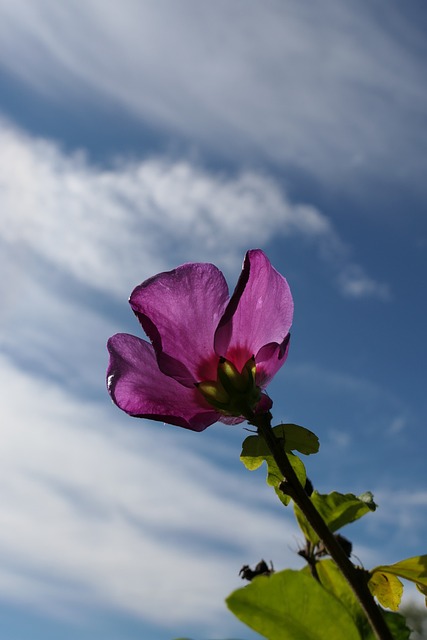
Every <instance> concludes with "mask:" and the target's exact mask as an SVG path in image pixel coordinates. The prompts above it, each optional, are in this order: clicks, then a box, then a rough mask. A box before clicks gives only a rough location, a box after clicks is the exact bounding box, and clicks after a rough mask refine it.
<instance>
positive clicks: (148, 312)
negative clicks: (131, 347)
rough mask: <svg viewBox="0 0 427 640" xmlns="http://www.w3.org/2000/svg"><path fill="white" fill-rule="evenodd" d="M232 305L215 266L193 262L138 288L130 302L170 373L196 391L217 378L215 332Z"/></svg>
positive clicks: (159, 357)
mask: <svg viewBox="0 0 427 640" xmlns="http://www.w3.org/2000/svg"><path fill="white" fill-rule="evenodd" d="M227 303H228V288H227V283H226V282H225V279H224V276H223V275H222V273H221V271H219V269H217V267H215V266H214V265H212V264H201V263H189V264H184V265H182V266H181V267H178V268H177V269H174V270H173V271H168V272H165V273H160V274H159V275H157V276H154V277H153V278H150V279H149V280H146V281H145V282H143V283H142V284H141V285H139V286H138V287H136V289H134V291H133V293H132V295H131V297H130V304H131V307H132V309H133V311H134V312H135V314H136V315H137V317H138V319H139V321H140V323H141V325H142V327H143V329H144V331H145V332H146V334H147V335H148V337H149V338H150V340H151V341H152V343H153V347H154V349H155V351H156V354H157V358H158V364H159V367H160V368H161V370H162V371H163V372H164V373H166V374H167V375H170V376H173V377H174V378H175V379H177V380H179V382H180V383H181V384H184V385H186V386H188V387H192V386H193V383H194V382H195V381H197V382H198V381H200V380H206V379H213V378H214V377H215V375H216V365H217V357H216V355H215V352H214V334H215V330H216V328H217V325H218V322H219V320H220V318H221V317H222V314H223V313H224V309H225V308H226V305H227Z"/></svg>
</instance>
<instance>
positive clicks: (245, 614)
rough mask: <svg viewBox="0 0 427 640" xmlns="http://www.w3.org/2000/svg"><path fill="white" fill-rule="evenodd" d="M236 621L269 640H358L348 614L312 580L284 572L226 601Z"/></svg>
mask: <svg viewBox="0 0 427 640" xmlns="http://www.w3.org/2000/svg"><path fill="white" fill-rule="evenodd" d="M227 605H228V607H229V609H230V610H231V611H232V612H233V613H234V615H235V616H237V618H239V620H241V621H242V622H243V623H245V624H246V625H248V626H249V627H251V629H254V630H255V631H257V632H258V633H260V634H261V635H262V636H263V637H264V638H267V639H268V640H343V638H345V639H346V640H361V636H360V634H359V632H358V630H357V627H356V625H355V624H354V622H353V620H352V618H351V616H350V614H349V613H348V612H347V611H346V609H345V608H344V607H343V606H342V605H341V604H340V602H338V600H337V599H336V598H335V597H334V596H332V595H331V594H330V593H329V592H328V591H327V590H326V589H324V588H323V587H322V586H321V585H320V584H319V583H318V582H317V581H316V580H313V578H312V577H310V576H307V575H305V574H304V573H303V572H301V571H292V570H290V569H287V570H285V571H280V572H278V573H274V574H273V575H271V576H269V577H264V576H260V577H258V578H255V579H254V580H252V582H251V583H250V584H249V585H248V586H246V587H244V588H243V589H238V590H237V591H234V592H233V593H232V594H231V595H230V596H229V597H228V598H227Z"/></svg>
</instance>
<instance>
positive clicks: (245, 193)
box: [0, 120, 383, 301]
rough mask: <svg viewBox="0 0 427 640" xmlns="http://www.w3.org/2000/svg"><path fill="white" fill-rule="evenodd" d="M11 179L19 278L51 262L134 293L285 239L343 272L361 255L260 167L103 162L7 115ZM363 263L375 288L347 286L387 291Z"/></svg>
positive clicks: (92, 283) (2, 155)
mask: <svg viewBox="0 0 427 640" xmlns="http://www.w3.org/2000/svg"><path fill="white" fill-rule="evenodd" d="M0 186H1V192H0V205H1V210H2V219H3V228H2V233H1V236H0V241H1V242H2V243H3V249H4V252H5V253H9V255H10V256H11V257H12V256H16V255H19V258H20V259H19V263H20V266H17V264H16V262H17V261H16V260H13V259H12V260H5V262H6V263H7V265H9V266H7V265H6V267H5V268H7V269H8V270H9V272H10V277H11V278H12V279H13V278H16V279H17V281H20V279H21V280H22V272H23V271H24V270H25V271H27V272H28V271H33V270H34V269H35V268H39V269H40V260H42V262H43V264H44V265H45V271H46V272H47V274H48V277H49V278H50V279H51V280H52V278H53V279H54V278H55V276H54V274H53V273H52V269H53V270H54V273H56V274H57V276H56V279H57V280H58V279H59V278H60V277H61V273H62V274H63V275H68V276H70V277H72V278H74V279H76V280H77V281H78V282H80V283H84V286H85V287H92V288H93V289H96V290H97V291H101V292H104V294H106V295H112V296H114V295H120V296H123V291H130V290H131V288H132V287H133V286H134V285H135V283H136V282H138V281H141V280H142V279H144V277H148V276H149V275H151V274H153V273H155V272H158V271H161V270H164V269H165V268H170V267H171V266H174V262H175V261H176V263H179V262H186V261H189V260H202V261H214V262H216V263H218V264H221V263H222V265H224V266H225V267H226V268H227V267H228V268H230V269H231V268H233V269H236V268H237V267H238V263H239V262H240V260H241V255H242V253H243V252H244V251H245V250H246V249H247V248H248V247H250V246H265V245H266V244H268V242H269V241H271V239H272V238H274V237H277V236H279V237H280V236H281V237H282V238H283V239H284V240H285V239H286V238H295V239H296V240H297V241H298V240H301V239H304V240H308V241H309V242H310V243H312V244H313V245H314V246H316V247H317V248H318V252H319V255H320V257H321V258H323V259H326V260H327V261H328V262H329V263H330V264H332V265H333V267H334V268H335V269H341V267H342V265H343V264H344V266H345V264H346V262H347V261H348V257H347V256H348V254H349V251H350V250H349V248H348V247H347V246H346V245H345V243H344V242H343V241H342V239H341V238H340V237H339V236H338V234H337V232H336V231H335V229H334V228H333V225H332V223H331V221H330V219H329V218H328V217H327V216H326V215H325V214H323V213H322V212H320V211H319V210H318V209H316V208H315V207H313V206H310V205H308V204H305V203H293V202H291V200H290V199H289V198H288V197H287V195H286V193H285V192H284V190H283V189H281V188H280V187H279V185H278V184H277V182H276V181H274V180H273V179H271V178H269V177H268V176H266V175H264V174H261V173H255V172H253V171H244V172H242V173H240V174H238V175H235V176H231V177H230V176H226V175H224V174H222V173H220V172H217V173H212V172H208V171H205V170H203V169H201V168H200V167H197V166H195V165H192V164H190V163H189V162H186V161H176V162H172V161H171V160H169V159H167V158H153V159H145V160H141V161H133V160H123V159H122V160H120V161H117V162H116V163H115V164H112V165H111V166H110V167H107V168H100V167H97V166H95V165H93V164H90V163H89V162H88V161H87V159H86V158H85V156H84V155H83V154H82V153H76V154H72V155H67V154H65V153H63V152H62V151H61V150H60V148H59V147H58V146H57V145H55V144H54V143H53V142H52V141H49V140H46V139H43V138H33V137H31V136H29V135H27V134H25V133H24V132H22V131H19V130H17V129H16V128H14V127H13V126H11V125H10V124H8V123H7V122H5V121H4V120H3V121H0ZM37 265H38V266H37ZM355 268H356V269H357V273H358V278H359V281H363V282H364V283H365V285H364V287H358V288H356V289H355V287H354V286H353V287H352V288H351V287H350V286H349V285H348V282H347V284H346V290H347V292H348V293H349V294H354V293H356V294H357V296H361V295H363V294H365V293H368V294H374V295H375V294H380V296H381V295H382V292H383V289H382V288H381V287H382V285H380V284H377V283H376V282H375V281H374V280H373V279H372V278H369V277H368V276H367V275H365V274H364V271H363V269H362V267H360V266H357V267H355ZM20 274H21V275H20ZM366 282H369V283H370V286H369V287H368V288H366ZM353 285H354V279H353ZM4 286H5V287H6V288H7V289H8V292H4V293H5V295H8V296H12V298H13V295H14V294H13V291H16V290H17V287H14V288H13V290H12V293H11V292H10V291H11V288H10V282H6V283H5V284H4ZM2 293H3V292H2ZM11 301H12V300H11Z"/></svg>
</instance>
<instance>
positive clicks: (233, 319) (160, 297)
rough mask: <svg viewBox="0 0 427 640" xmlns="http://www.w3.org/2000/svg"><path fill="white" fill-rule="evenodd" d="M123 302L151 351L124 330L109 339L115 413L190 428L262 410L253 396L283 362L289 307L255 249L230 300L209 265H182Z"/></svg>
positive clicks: (262, 401) (264, 403)
mask: <svg viewBox="0 0 427 640" xmlns="http://www.w3.org/2000/svg"><path fill="white" fill-rule="evenodd" d="M130 305H131V307H132V309H133V311H134V313H135V315H136V316H137V318H138V320H139V322H140V323H141V325H142V328H143V329H144V331H145V333H146V334H147V336H148V337H149V338H150V341H151V344H150V343H149V342H147V341H145V340H141V339H140V338H137V337H135V336H132V335H129V334H126V333H118V334H116V335H114V336H112V338H110V340H109V341H108V350H109V353H110V362H109V365H108V370H107V386H108V391H109V393H110V395H111V397H112V399H113V401H114V402H115V403H116V404H117V406H118V407H120V409H122V410H123V411H125V412H126V413H128V414H130V415H131V416H136V417H140V418H150V419H151V420H160V421H162V422H168V423H170V424H175V425H178V426H180V427H185V428H187V429H192V430H193V431H203V430H204V429H206V427H208V426H209V425H211V424H213V423H214V422H216V421H218V420H220V421H222V422H228V423H237V422H241V421H242V420H244V419H248V418H249V417H250V416H251V415H253V414H254V413H257V412H260V411H267V410H268V409H270V407H271V404H272V403H271V400H270V399H269V398H268V397H267V396H266V395H265V394H264V393H262V390H263V389H265V387H266V386H267V384H268V383H269V382H270V380H271V379H272V378H273V376H274V375H275V374H276V373H277V371H278V370H279V369H280V367H281V366H282V365H283V363H284V362H285V360H286V357H287V354H288V347H289V329H290V326H291V324H292V315H293V301H292V295H291V292H290V289H289V286H288V283H287V282H286V280H285V278H284V277H283V276H281V275H280V273H278V272H277V271H276V269H274V267H272V265H271V263H270V261H269V260H268V258H267V257H266V255H265V254H264V253H263V252H262V251H261V250H260V249H255V250H252V251H248V252H247V254H246V256H245V260H244V263H243V269H242V273H241V275H240V278H239V281H238V283H237V286H236V289H235V290H234V293H233V295H232V296H231V298H229V294H228V288H227V283H226V281H225V279H224V276H223V274H222V273H221V271H219V269H217V267H215V266H214V265H212V264H204V263H188V264H184V265H182V266H180V267H178V268H177V269H174V270H173V271H168V272H165V273H159V274H158V275H156V276H153V277H152V278H149V279H148V280H146V281H145V282H143V283H142V284H140V285H139V286H138V287H136V288H135V289H134V291H133V292H132V295H131V297H130Z"/></svg>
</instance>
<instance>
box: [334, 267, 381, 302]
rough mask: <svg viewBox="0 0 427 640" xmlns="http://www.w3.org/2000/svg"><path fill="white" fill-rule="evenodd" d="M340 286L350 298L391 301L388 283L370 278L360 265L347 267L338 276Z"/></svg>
mask: <svg viewBox="0 0 427 640" xmlns="http://www.w3.org/2000/svg"><path fill="white" fill-rule="evenodd" d="M338 286H339V288H340V289H341V291H342V292H343V293H344V295H346V296H348V297H349V298H370V297H372V298H378V299H379V300H383V301H389V300H390V299H391V290H390V286H389V284H387V283H386V282H378V281H377V280H374V279H373V278H371V277H370V276H368V275H367V274H366V273H365V271H364V269H363V268H362V267H361V266H360V265H355V264H351V265H347V266H346V267H344V269H343V270H342V271H341V273H340V274H339V276H338Z"/></svg>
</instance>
